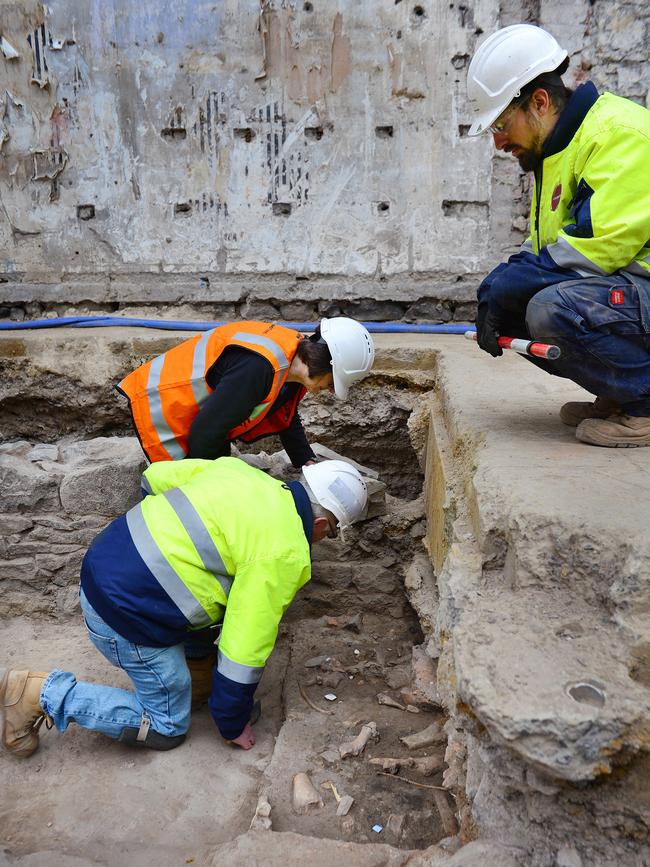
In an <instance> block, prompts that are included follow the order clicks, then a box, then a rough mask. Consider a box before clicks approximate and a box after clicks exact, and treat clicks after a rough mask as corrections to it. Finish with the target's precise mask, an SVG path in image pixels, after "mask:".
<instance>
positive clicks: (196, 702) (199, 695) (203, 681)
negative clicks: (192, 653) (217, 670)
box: [185, 655, 216, 710]
mask: <svg viewBox="0 0 650 867" xmlns="http://www.w3.org/2000/svg"><path fill="white" fill-rule="evenodd" d="M185 661H186V662H187V667H188V668H189V670H190V676H191V677H192V710H197V708H200V707H201V706H202V705H204V704H205V703H206V701H207V700H208V699H209V698H210V693H211V692H212V670H213V668H214V666H215V662H216V657H215V656H213V655H210V656H204V657H202V658H201V659H195V658H192V657H188V658H187V659H186V660H185Z"/></svg>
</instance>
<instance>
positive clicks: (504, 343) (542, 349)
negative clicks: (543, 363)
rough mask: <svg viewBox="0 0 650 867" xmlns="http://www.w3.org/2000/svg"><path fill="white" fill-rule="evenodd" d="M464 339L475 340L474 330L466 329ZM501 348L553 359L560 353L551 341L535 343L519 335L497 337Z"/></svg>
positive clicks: (520, 353)
mask: <svg viewBox="0 0 650 867" xmlns="http://www.w3.org/2000/svg"><path fill="white" fill-rule="evenodd" d="M465 340H474V341H476V331H466V332H465ZM497 342H498V344H499V346H500V347H501V349H514V351H515V352H518V353H519V355H534V356H535V357H536V358H548V360H549V361H555V360H556V359H557V358H559V357H560V355H562V352H561V350H560V347H559V346H554V345H553V344H552V343H537V342H536V341H534V340H522V338H521V337H499V338H498V340H497Z"/></svg>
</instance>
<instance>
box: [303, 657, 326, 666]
mask: <svg viewBox="0 0 650 867" xmlns="http://www.w3.org/2000/svg"><path fill="white" fill-rule="evenodd" d="M328 660H329V656H312V658H311V659H308V660H307V661H306V662H305V668H320V667H321V665H322V664H323V663H324V662H327V661H328Z"/></svg>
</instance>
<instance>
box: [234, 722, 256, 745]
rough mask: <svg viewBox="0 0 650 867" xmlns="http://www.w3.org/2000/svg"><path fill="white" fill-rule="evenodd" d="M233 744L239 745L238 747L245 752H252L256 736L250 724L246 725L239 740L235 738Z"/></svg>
mask: <svg viewBox="0 0 650 867" xmlns="http://www.w3.org/2000/svg"><path fill="white" fill-rule="evenodd" d="M231 743H233V744H237V746H239V747H241V748H242V749H243V750H250V748H251V747H254V746H255V735H254V734H253V729H252V728H251V726H250V723H246V725H245V726H244V731H243V732H242V733H241V734H240V735H239V737H238V738H233V739H232V741H231Z"/></svg>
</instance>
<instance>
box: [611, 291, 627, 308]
mask: <svg viewBox="0 0 650 867" xmlns="http://www.w3.org/2000/svg"><path fill="white" fill-rule="evenodd" d="M609 301H610V304H625V292H624V291H623V289H610V290H609Z"/></svg>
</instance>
